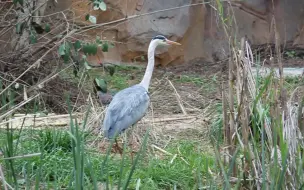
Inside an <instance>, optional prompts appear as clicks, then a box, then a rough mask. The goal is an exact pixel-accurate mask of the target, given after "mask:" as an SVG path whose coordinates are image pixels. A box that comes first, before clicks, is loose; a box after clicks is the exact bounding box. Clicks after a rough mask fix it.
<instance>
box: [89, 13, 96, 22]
mask: <svg viewBox="0 0 304 190" xmlns="http://www.w3.org/2000/svg"><path fill="white" fill-rule="evenodd" d="M89 21H90V22H91V23H93V24H96V17H95V16H92V15H90V17H89Z"/></svg>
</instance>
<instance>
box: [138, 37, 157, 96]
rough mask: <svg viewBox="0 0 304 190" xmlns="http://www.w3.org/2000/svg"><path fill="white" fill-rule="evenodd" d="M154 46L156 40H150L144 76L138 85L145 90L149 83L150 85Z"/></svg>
mask: <svg viewBox="0 0 304 190" xmlns="http://www.w3.org/2000/svg"><path fill="white" fill-rule="evenodd" d="M156 46H157V42H156V41H152V42H151V43H150V45H149V49H148V66H147V68H146V72H145V75H144V78H143V80H142V81H141V83H140V85H142V86H143V87H144V88H145V89H146V90H147V91H148V89H149V85H150V81H151V78H152V73H153V69H154V53H155V49H156Z"/></svg>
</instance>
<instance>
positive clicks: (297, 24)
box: [52, 0, 304, 66]
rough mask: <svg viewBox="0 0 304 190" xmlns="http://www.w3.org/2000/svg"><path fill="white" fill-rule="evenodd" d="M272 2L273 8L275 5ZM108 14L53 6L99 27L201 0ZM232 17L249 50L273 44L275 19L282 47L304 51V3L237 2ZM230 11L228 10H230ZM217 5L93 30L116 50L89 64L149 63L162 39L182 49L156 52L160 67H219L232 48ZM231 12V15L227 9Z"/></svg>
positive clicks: (130, 5) (68, 1)
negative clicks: (155, 40)
mask: <svg viewBox="0 0 304 190" xmlns="http://www.w3.org/2000/svg"><path fill="white" fill-rule="evenodd" d="M272 2H273V3H272ZM106 3H107V6H108V9H107V11H105V12H103V11H92V10H91V6H90V5H88V1H83V0H65V1H58V4H56V3H55V4H54V9H52V11H58V10H64V9H66V8H71V10H73V11H74V13H75V15H76V16H78V17H79V18H78V21H79V22H85V15H86V14H87V13H88V12H90V14H92V15H95V16H96V17H97V23H106V22H110V21H113V20H117V19H122V18H125V17H126V16H131V15H138V14H144V13H150V12H153V11H158V10H164V9H170V8H174V7H180V6H184V5H189V4H197V3H202V1H199V0H153V1H152V0H150V1H148V0H107V1H106ZM230 5H231V7H232V8H231V9H229V13H230V14H231V13H233V14H234V15H235V19H236V23H237V31H236V32H235V37H236V38H237V39H239V38H240V37H243V36H247V38H248V39H249V40H250V42H251V44H256V45H258V44H265V43H268V42H269V43H271V42H274V40H275V39H274V30H273V21H274V19H273V15H274V18H275V24H276V26H277V28H278V33H279V35H280V42H281V43H285V42H286V41H292V42H293V43H294V45H296V46H300V47H303V46H304V1H303V0H288V1H286V0H246V1H244V0H242V1H240V0H235V1H233V0H232V1H231V3H230ZM226 6H227V5H226ZM215 7H216V6H215V3H211V4H201V5H195V6H185V7H182V8H179V9H174V10H169V11H162V12H158V13H154V14H149V15H145V16H141V17H139V18H134V19H130V20H128V21H126V22H121V23H118V24H114V25H108V26H106V27H103V28H98V29H94V30H90V31H89V32H88V34H89V36H91V37H92V38H95V36H96V35H99V36H100V37H102V38H103V39H107V40H111V41H114V42H119V43H115V44H116V45H115V47H114V48H112V49H111V50H110V52H108V53H102V52H101V51H99V52H98V56H94V57H91V58H90V59H91V61H92V62H93V63H94V62H99V61H100V59H101V61H105V62H107V61H110V62H120V63H134V62H136V63H138V62H145V61H143V59H142V56H146V53H147V48H148V45H149V41H150V40H151V38H152V37H153V36H155V35H157V34H162V35H164V36H166V37H168V38H169V39H171V40H175V41H178V42H180V43H182V46H181V47H172V48H170V49H168V50H166V51H164V49H159V50H158V51H157V59H156V62H157V64H161V65H163V66H165V65H168V64H182V63H185V62H189V61H191V60H193V59H197V58H200V59H203V60H206V61H217V60H219V59H223V58H225V56H227V54H228V51H227V50H228V43H227V39H226V37H225V33H224V31H223V30H222V28H221V23H220V19H219V18H218V16H217V13H216V11H215ZM225 10H226V11H228V9H225Z"/></svg>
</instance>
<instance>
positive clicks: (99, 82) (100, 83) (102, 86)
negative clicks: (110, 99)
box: [95, 77, 107, 92]
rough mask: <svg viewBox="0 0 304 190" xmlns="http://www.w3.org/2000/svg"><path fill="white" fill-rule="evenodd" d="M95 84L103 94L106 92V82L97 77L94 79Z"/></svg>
mask: <svg viewBox="0 0 304 190" xmlns="http://www.w3.org/2000/svg"><path fill="white" fill-rule="evenodd" d="M95 82H96V84H97V86H98V87H99V88H100V89H101V90H102V91H103V92H107V82H106V81H105V80H104V79H102V78H100V77H97V78H95Z"/></svg>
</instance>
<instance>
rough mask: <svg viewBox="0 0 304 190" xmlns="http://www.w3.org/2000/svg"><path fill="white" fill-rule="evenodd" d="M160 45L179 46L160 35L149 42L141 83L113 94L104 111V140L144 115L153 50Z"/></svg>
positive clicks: (152, 63) (147, 100)
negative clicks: (145, 66)
mask: <svg viewBox="0 0 304 190" xmlns="http://www.w3.org/2000/svg"><path fill="white" fill-rule="evenodd" d="M160 45H181V44H180V43H177V42H174V41H171V40H168V39H167V38H166V37H164V36H162V35H157V36H155V37H154V38H153V39H152V40H151V42H150V45H149V48H148V65H147V68H146V71H145V74H144V77H143V79H142V81H141V82H140V83H139V84H136V85H133V86H131V87H129V88H126V89H123V90H121V91H119V92H118V93H117V94H115V96H114V97H113V99H112V101H111V103H110V104H109V106H108V108H107V110H106V114H105V118H104V122H103V130H104V136H105V137H106V138H108V139H113V138H114V137H116V136H117V135H119V134H120V133H122V132H123V131H125V130H126V129H127V128H129V127H130V126H132V125H134V124H135V123H137V122H138V121H139V120H140V119H141V118H142V117H143V116H144V115H145V113H146V111H147V109H148V107H149V104H150V98H149V94H148V89H149V84H150V81H151V77H152V73H153V69H154V62H155V61H154V56H155V55H154V54H155V49H156V48H157V47H158V46H160ZM115 140H116V138H115ZM116 145H117V141H116ZM117 146H118V145H117Z"/></svg>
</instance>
